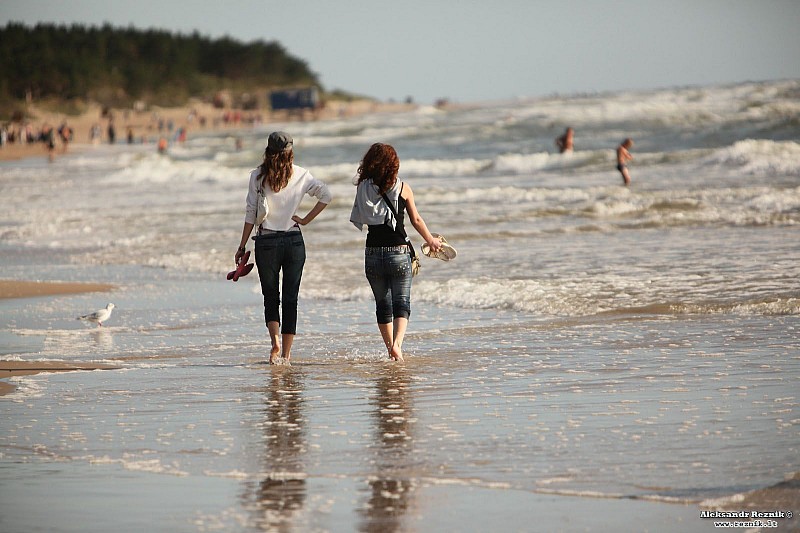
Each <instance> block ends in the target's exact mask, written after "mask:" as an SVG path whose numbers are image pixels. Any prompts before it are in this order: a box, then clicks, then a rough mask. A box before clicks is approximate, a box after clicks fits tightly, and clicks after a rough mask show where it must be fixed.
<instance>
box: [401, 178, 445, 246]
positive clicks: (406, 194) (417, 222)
mask: <svg viewBox="0 0 800 533" xmlns="http://www.w3.org/2000/svg"><path fill="white" fill-rule="evenodd" d="M403 199H404V200H405V201H406V211H407V212H408V220H409V222H411V225H412V226H414V229H415V230H417V233H419V235H420V237H422V238H423V239H425V242H427V243H428V246H430V247H431V250H433V251H434V252H438V251H439V248H441V247H442V241H441V240H439V238H438V237H434V236H433V235H431V232H430V231H428V226H427V225H426V224H425V221H424V220H422V216H421V215H420V214H419V211H417V205H416V204H415V203H414V191H412V190H411V186H410V185H409V184H408V183H406V184H405V187H403Z"/></svg>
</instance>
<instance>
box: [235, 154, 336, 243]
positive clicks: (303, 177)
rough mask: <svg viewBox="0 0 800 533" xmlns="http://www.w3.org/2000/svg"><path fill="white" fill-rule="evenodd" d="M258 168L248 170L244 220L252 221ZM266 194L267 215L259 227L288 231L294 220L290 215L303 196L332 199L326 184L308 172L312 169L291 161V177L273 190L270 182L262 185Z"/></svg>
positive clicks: (256, 198) (323, 199) (292, 214)
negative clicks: (248, 178) (280, 187)
mask: <svg viewBox="0 0 800 533" xmlns="http://www.w3.org/2000/svg"><path fill="white" fill-rule="evenodd" d="M258 170H259V169H258V168H256V169H254V170H253V171H252V172H250V187H249V188H248V190H247V210H246V212H245V217H244V221H245V222H247V223H249V224H255V222H256V212H257V202H258V187H259V180H258ZM264 194H265V195H266V198H267V218H266V219H264V222H262V223H261V227H262V228H264V229H268V230H272V231H287V230H289V229H290V228H291V227H292V226H294V222H293V221H292V217H293V216H294V215H295V214H296V212H297V208H298V207H299V206H300V202H302V201H303V196H305V195H306V194H307V195H309V196H313V197H314V198H316V199H317V200H319V201H320V202H322V203H323V204H329V203H331V199H332V197H331V193H330V191H329V190H328V186H327V185H325V184H324V183H323V182H321V181H320V180H318V179H316V178H315V177H314V176H312V175H311V172H309V171H308V170H306V169H304V168H303V167H299V166H297V165H292V177H291V178H289V183H288V184H287V185H286V187H284V188H283V189H281V190H280V191H279V192H273V191H272V189H270V187H269V185H267V186H266V187H264Z"/></svg>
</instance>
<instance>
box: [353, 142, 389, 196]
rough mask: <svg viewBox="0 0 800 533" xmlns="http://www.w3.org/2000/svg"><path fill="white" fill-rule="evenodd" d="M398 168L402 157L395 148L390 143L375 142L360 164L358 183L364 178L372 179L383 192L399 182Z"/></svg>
mask: <svg viewBox="0 0 800 533" xmlns="http://www.w3.org/2000/svg"><path fill="white" fill-rule="evenodd" d="M398 170H400V158H399V157H397V152H396V151H395V149H394V148H393V147H392V146H391V145H389V144H383V143H375V144H373V145H372V146H370V148H369V150H367V153H366V154H365V155H364V159H362V160H361V164H360V165H359V166H358V179H357V180H356V185H358V184H359V183H361V182H362V181H364V180H372V183H374V184H375V185H376V186H377V187H378V189H379V190H380V193H381V194H383V193H385V192H386V191H388V190H389V189H391V188H392V187H394V184H395V183H397V171H398Z"/></svg>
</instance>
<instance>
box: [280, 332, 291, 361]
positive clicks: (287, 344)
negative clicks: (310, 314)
mask: <svg viewBox="0 0 800 533" xmlns="http://www.w3.org/2000/svg"><path fill="white" fill-rule="evenodd" d="M282 337H283V352H282V353H281V360H282V362H283V364H284V365H288V366H292V364H291V363H290V362H289V358H291V357H292V344H294V334H293V333H284V334H283V335H282Z"/></svg>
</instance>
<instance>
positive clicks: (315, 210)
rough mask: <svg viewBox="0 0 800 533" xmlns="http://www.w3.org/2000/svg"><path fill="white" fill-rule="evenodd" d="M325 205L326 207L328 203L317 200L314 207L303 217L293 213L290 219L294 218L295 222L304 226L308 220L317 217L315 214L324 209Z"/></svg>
mask: <svg viewBox="0 0 800 533" xmlns="http://www.w3.org/2000/svg"><path fill="white" fill-rule="evenodd" d="M326 207H328V204H326V203H324V202H317V204H316V205H315V206H314V207H312V208H311V211H309V212H308V214H307V215H306V216H304V217H303V218H300V217H299V216H297V215H294V216H293V217H292V220H294V221H295V222H297V223H298V224H300V225H301V226H305V225H306V224H308V223H309V222H311V221H312V220H314V219H315V218H317V215H319V214H320V213H322V210H323V209H325V208H326Z"/></svg>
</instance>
